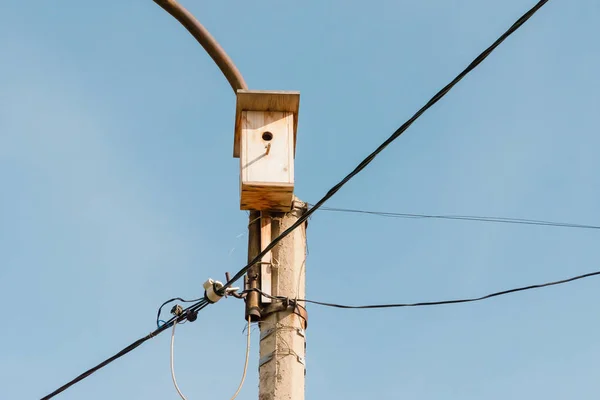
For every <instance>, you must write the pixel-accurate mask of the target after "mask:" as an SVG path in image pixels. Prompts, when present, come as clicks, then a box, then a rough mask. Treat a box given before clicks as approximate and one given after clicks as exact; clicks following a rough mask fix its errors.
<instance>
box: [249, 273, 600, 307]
mask: <svg viewBox="0 0 600 400" xmlns="http://www.w3.org/2000/svg"><path fill="white" fill-rule="evenodd" d="M597 275H600V271H596V272H590V273H587V274H583V275H578V276H574V277H572V278H567V279H562V280H559V281H554V282H547V283H540V284H537V285H530V286H523V287H519V288H515V289H509V290H503V291H501V292H495V293H490V294H486V295H485V296H481V297H471V298H465V299H456V300H440V301H426V302H419V303H395V304H394V303H392V304H370V305H362V306H352V305H344V304H335V303H326V302H323V301H316V300H307V299H298V300H295V299H289V298H287V297H281V296H270V295H268V294H265V293H263V292H262V291H261V290H259V289H248V290H246V291H244V292H243V293H248V292H251V291H257V292H259V293H260V294H262V295H263V296H267V297H270V298H272V299H273V300H279V301H288V302H290V303H294V302H304V303H310V304H316V305H319V306H325V307H334V308H343V309H373V308H402V307H426V306H441V305H445V304H460V303H473V302H476V301H482V300H487V299H491V298H493V297H498V296H503V295H506V294H511V293H516V292H523V291H526V290H532V289H539V288H544V287H548V286H556V285H562V284H565V283H569V282H573V281H577V280H580V279H585V278H590V277H593V276H597Z"/></svg>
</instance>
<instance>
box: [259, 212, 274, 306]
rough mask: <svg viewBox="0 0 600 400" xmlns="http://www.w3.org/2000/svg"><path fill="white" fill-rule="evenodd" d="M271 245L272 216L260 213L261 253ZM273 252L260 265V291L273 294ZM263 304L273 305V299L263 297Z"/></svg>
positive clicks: (264, 257)
mask: <svg viewBox="0 0 600 400" xmlns="http://www.w3.org/2000/svg"><path fill="white" fill-rule="evenodd" d="M270 243H271V214H270V213H269V212H266V211H262V212H261V213H260V251H263V250H264V249H265V248H266V247H267V246H268V245H269V244H270ZM271 284H272V283H271V252H270V251H269V252H268V253H267V254H265V255H264V256H263V258H262V262H261V264H260V290H262V291H263V292H264V293H266V294H271V291H272V290H271ZM261 297H262V298H261V302H262V303H271V299H270V298H268V297H266V296H261Z"/></svg>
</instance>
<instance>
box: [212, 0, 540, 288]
mask: <svg viewBox="0 0 600 400" xmlns="http://www.w3.org/2000/svg"><path fill="white" fill-rule="evenodd" d="M547 2H548V0H541V1H539V2H538V3H537V4H536V5H535V6H533V7H532V8H531V9H530V10H529V11H527V12H526V13H525V14H523V15H522V16H521V18H519V19H518V20H517V21H516V22H515V23H514V24H513V25H512V26H511V27H510V28H508V30H507V31H506V32H504V34H502V36H500V37H499V38H498V39H497V40H496V41H495V42H494V43H492V45H491V46H490V47H488V48H487V49H485V50H484V51H483V52H482V53H481V54H480V55H478V56H477V57H476V58H475V60H473V61H472V62H471V63H470V64H469V65H468V66H467V68H465V69H464V70H463V71H462V72H461V73H460V74H458V75H457V76H456V78H454V79H453V80H452V81H451V82H450V83H449V84H447V85H446V86H444V87H443V88H442V89H441V90H440V91H439V92H437V93H436V94H435V95H434V96H433V97H432V98H431V99H430V100H429V101H428V102H427V103H426V104H425V105H424V106H423V107H421V109H419V111H417V112H416V113H415V114H414V115H413V116H412V117H410V119H408V120H407V121H406V122H405V123H403V124H402V125H401V126H400V127H399V128H398V129H397V130H396V131H395V132H394V133H392V135H391V136H390V137H389V138H388V139H387V140H386V141H385V142H383V143H382V144H381V145H379V147H377V149H375V151H373V152H372V153H371V154H369V155H368V156H367V157H366V158H365V159H364V160H363V161H361V163H360V164H358V165H357V166H356V168H354V170H352V172H350V173H349V174H348V175H346V176H345V177H344V178H343V179H342V180H341V181H340V182H339V183H338V184H337V185H335V186H334V187H332V188H331V189H329V191H328V192H327V193H326V194H325V196H323V198H322V199H321V200H319V201H318V202H317V203H316V204H315V205H314V206H313V207H311V208H310V209H309V210H308V211H307V212H306V213H304V214H303V215H302V216H301V217H300V218H298V220H297V221H296V222H294V224H292V225H291V226H290V227H289V228H288V229H286V230H285V231H283V232H282V233H281V234H280V235H279V236H277V237H276V238H275V239H273V241H271V243H269V245H268V246H266V247H265V248H264V249H263V250H262V251H261V252H260V253H259V254H258V255H257V256H256V257H254V259H253V260H252V261H250V262H249V263H248V264H247V265H246V266H245V267H244V268H242V269H241V270H239V271H238V272H237V273H236V274H235V275H234V276H233V278H231V279H230V280H229V281H228V282H227V283H225V285H224V287H223V289H225V288H228V287H230V286H231V285H233V284H234V283H235V282H236V281H237V280H239V279H240V278H242V277H243V276H244V274H245V273H246V272H248V270H249V269H250V268H251V267H252V266H253V265H254V264H256V263H257V262H259V261H260V260H261V259H262V258H263V257H264V256H265V254H267V253H268V252H269V251H271V250H272V249H273V248H274V247H275V246H277V244H278V243H279V242H280V241H281V240H282V239H283V238H284V237H286V236H287V235H289V234H290V233H291V232H292V231H293V230H294V229H296V228H297V227H299V226H300V225H302V224H303V223H304V222H305V221H306V220H307V219H308V218H309V217H310V216H311V215H312V214H313V213H314V212H315V211H317V210H318V209H319V208H320V207H321V206H322V205H323V204H325V202H326V201H327V200H329V199H330V198H331V197H333V195H335V194H336V193H337V192H338V191H339V190H340V189H341V188H342V187H343V186H344V185H345V184H346V183H348V181H349V180H350V179H352V178H353V177H354V176H356V175H358V173H359V172H361V171H362V170H363V169H365V167H366V166H367V165H369V164H370V163H371V162H372V161H373V160H374V159H375V157H377V156H378V155H379V153H381V152H382V151H383V150H384V149H385V148H386V147H387V146H389V145H390V143H392V142H393V141H394V140H396V139H397V138H398V137H400V135H402V134H403V133H404V132H405V131H406V130H407V129H408V128H409V127H410V126H411V125H412V124H413V123H414V122H415V121H416V120H417V119H418V118H419V117H420V116H421V115H423V113H425V111H427V110H428V109H429V108H431V107H432V106H433V105H434V104H435V103H437V102H438V101H439V100H440V99H441V98H442V97H444V96H445V95H446V94H447V93H448V92H449V91H450V90H451V89H452V88H453V87H454V85H456V84H457V83H458V82H460V81H461V80H462V79H463V78H464V77H465V76H467V75H468V74H469V72H471V71H472V70H474V69H475V68H476V67H477V66H478V65H479V64H481V62H482V61H483V60H485V59H486V58H487V57H488V56H489V55H490V54H491V53H492V52H493V51H494V50H495V49H496V47H498V46H499V45H500V44H501V43H502V42H504V40H506V38H507V37H509V36H510V35H512V34H513V33H514V32H515V31H516V30H517V29H519V28H520V27H521V26H522V25H523V24H524V23H525V22H527V20H528V19H529V18H531V17H532V16H533V15H534V14H535V13H536V12H537V11H538V10H539V9H540V8H542V6H544V4H546V3H547Z"/></svg>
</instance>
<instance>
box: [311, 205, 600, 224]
mask: <svg viewBox="0 0 600 400" xmlns="http://www.w3.org/2000/svg"><path fill="white" fill-rule="evenodd" d="M320 210H321V211H329V212H341V213H354V214H367V215H377V216H380V217H388V218H408V219H420V218H426V219H446V220H459V221H477V222H491V223H502V224H521V225H540V226H552V227H561V228H579V229H600V226H599V225H585V224H573V223H568V222H555V221H544V220H537V219H522V218H505V217H485V216H476V215H435V214H411V213H397V212H386V211H367V210H355V209H349V208H334V207H321V208H320Z"/></svg>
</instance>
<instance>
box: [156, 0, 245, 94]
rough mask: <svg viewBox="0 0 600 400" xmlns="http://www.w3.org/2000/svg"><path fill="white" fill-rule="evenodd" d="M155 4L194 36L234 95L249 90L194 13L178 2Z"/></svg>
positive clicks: (173, 0) (227, 57)
mask: <svg viewBox="0 0 600 400" xmlns="http://www.w3.org/2000/svg"><path fill="white" fill-rule="evenodd" d="M154 2H155V3H156V4H158V5H159V6H161V7H162V8H163V9H164V10H165V11H166V12H168V13H169V14H171V15H172V16H173V17H174V18H175V19H176V20H177V21H179V22H180V23H181V24H182V25H183V26H184V27H185V28H186V29H187V30H188V32H190V33H191V34H192V36H193V37H194V39H196V40H197V41H198V43H200V44H201V45H202V47H204V50H206V52H207V53H208V55H209V56H211V58H212V59H213V61H214V62H215V63H216V64H217V66H218V67H219V69H220V70H221V72H223V75H225V78H227V80H228V81H229V84H230V85H231V88H232V89H233V91H234V93H237V91H238V89H248V86H247V85H246V82H245V81H244V78H243V77H242V74H241V73H240V71H239V70H238V69H237V67H236V66H235V64H234V63H233V61H232V60H231V58H229V56H228V55H227V53H225V50H223V48H222V47H221V45H220V44H219V43H218V42H217V41H216V40H215V38H214V37H212V35H211V34H210V33H209V32H208V30H206V28H205V27H204V26H203V25H202V24H201V23H200V22H198V20H197V19H196V18H195V17H194V16H193V15H192V13H190V12H189V11H188V10H186V9H185V8H184V7H183V6H182V5H180V4H179V3H178V2H177V1H176V0H154Z"/></svg>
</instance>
